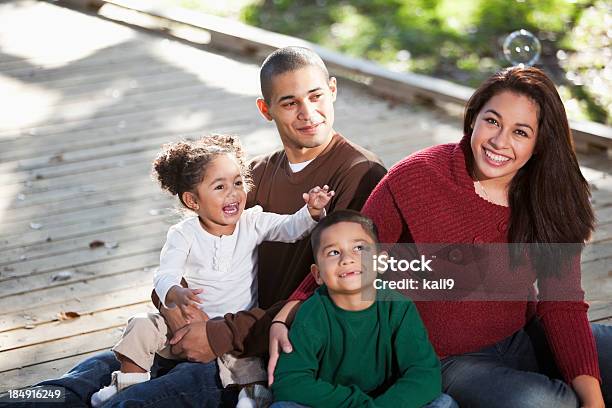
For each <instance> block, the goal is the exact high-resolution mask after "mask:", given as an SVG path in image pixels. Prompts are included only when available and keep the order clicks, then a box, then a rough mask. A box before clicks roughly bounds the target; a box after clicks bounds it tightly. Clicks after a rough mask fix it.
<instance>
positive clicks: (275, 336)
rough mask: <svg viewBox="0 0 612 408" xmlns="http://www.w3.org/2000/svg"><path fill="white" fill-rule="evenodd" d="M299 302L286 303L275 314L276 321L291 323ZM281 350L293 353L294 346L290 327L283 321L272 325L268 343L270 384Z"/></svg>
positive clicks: (270, 383) (272, 380)
mask: <svg viewBox="0 0 612 408" xmlns="http://www.w3.org/2000/svg"><path fill="white" fill-rule="evenodd" d="M299 304H300V301H299V300H290V301H289V302H287V303H285V306H283V308H282V309H281V310H280V311H279V312H278V313H277V314H276V316H274V321H275V322H285V323H287V324H291V321H289V317H290V316H289V315H290V314H291V312H292V311H293V309H294V308H295V307H296V306H298V305H299ZM292 320H293V319H292ZM279 350H283V353H291V352H292V351H293V347H292V346H291V342H289V329H287V326H285V325H284V324H281V323H274V324H272V326H270V343H269V345H268V353H269V354H270V359H269V360H268V386H270V385H272V383H273V382H274V369H275V368H276V363H277V362H278V357H279V356H280V351H279Z"/></svg>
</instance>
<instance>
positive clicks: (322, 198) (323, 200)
mask: <svg viewBox="0 0 612 408" xmlns="http://www.w3.org/2000/svg"><path fill="white" fill-rule="evenodd" d="M334 194H335V193H334V191H333V190H330V189H329V186H328V185H324V186H323V188H321V187H319V186H317V187H315V188H313V189H311V190H310V191H309V192H308V193H304V194H302V197H303V198H304V201H305V202H306V205H307V206H308V212H309V213H310V216H311V217H312V218H313V219H315V220H318V219H319V217H320V216H321V212H322V211H323V209H324V208H325V206H326V205H327V203H329V200H331V198H332V197H333V196H334Z"/></svg>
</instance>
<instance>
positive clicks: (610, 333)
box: [442, 320, 612, 408]
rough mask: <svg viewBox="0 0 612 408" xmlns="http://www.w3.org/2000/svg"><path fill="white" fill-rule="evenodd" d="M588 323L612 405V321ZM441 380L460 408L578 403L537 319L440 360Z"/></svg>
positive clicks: (574, 406)
mask: <svg viewBox="0 0 612 408" xmlns="http://www.w3.org/2000/svg"><path fill="white" fill-rule="evenodd" d="M591 327H592V329H593V334H594V336H595V342H596V344H597V352H598V356H599V369H600V372H601V377H602V392H603V395H604V400H605V402H606V405H607V406H612V399H611V398H612V326H603V325H598V324H593V325H591ZM567 335H568V336H571V333H567ZM442 385H443V390H444V392H445V393H447V394H449V395H451V396H452V397H453V398H454V399H455V401H457V402H458V403H459V406H461V407H464V406H465V407H487V408H488V407H496V408H506V407H507V408H514V407H530V408H531V407H533V408H539V407H542V408H549V407H556V408H565V407H572V408H577V407H579V406H580V405H579V400H578V397H577V396H576V393H575V392H574V391H573V389H572V388H571V386H569V385H568V384H567V383H565V382H564V381H563V380H561V376H560V374H559V371H558V369H557V367H556V365H555V362H554V359H553V355H552V353H551V351H550V348H549V346H548V343H547V341H546V337H545V335H544V331H543V329H542V327H541V325H540V323H539V322H538V321H537V320H534V321H532V322H531V323H530V324H528V325H527V326H526V327H525V328H524V329H523V330H519V331H518V332H516V333H515V334H513V335H512V336H510V337H508V338H507V339H504V340H502V341H500V342H499V343H497V344H495V345H493V346H490V347H486V348H484V349H482V350H480V351H478V352H475V353H467V354H462V355H459V356H451V357H447V358H445V359H443V360H442Z"/></svg>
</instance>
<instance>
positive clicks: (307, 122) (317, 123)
mask: <svg viewBox="0 0 612 408" xmlns="http://www.w3.org/2000/svg"><path fill="white" fill-rule="evenodd" d="M271 85H272V86H271V95H270V101H269V104H268V103H266V102H265V101H264V100H263V99H259V100H258V101H257V106H258V107H259V109H260V111H261V113H262V114H263V115H264V116H265V117H266V118H267V119H268V120H274V122H275V123H276V128H277V129H278V133H279V134H280V137H281V140H282V142H283V145H284V146H285V147H286V148H288V149H294V150H302V149H309V148H316V147H319V146H324V145H327V142H329V140H330V139H331V137H332V135H333V134H332V131H333V129H332V127H333V124H334V101H335V100H336V79H335V78H330V79H329V81H328V80H327V79H326V78H325V74H324V73H323V71H321V69H320V68H319V67H317V66H312V65H309V66H306V67H303V68H300V69H298V70H295V71H290V72H285V73H284V74H280V75H277V76H275V77H274V78H272V84H271Z"/></svg>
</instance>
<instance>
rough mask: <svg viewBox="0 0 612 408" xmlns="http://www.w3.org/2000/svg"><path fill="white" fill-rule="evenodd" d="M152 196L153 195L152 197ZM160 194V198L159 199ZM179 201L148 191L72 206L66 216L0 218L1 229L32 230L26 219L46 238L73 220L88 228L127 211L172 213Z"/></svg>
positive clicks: (119, 216) (14, 231)
mask: <svg viewBox="0 0 612 408" xmlns="http://www.w3.org/2000/svg"><path fill="white" fill-rule="evenodd" d="M154 198H157V199H155V200H154ZM162 198H163V199H162ZM179 208H180V207H179V203H177V199H175V198H174V197H170V196H169V195H168V197H165V196H164V195H163V193H161V192H160V193H159V194H157V196H154V194H153V193H152V194H151V196H150V198H149V199H143V200H136V201H130V200H126V201H123V202H119V203H115V204H113V205H102V206H100V207H94V208H85V209H79V210H74V211H71V212H70V216H69V217H68V216H66V214H64V213H60V214H54V215H46V214H39V216H34V217H33V218H30V219H23V220H15V221H13V222H9V221H10V220H6V221H3V222H2V230H3V232H6V234H7V235H6V236H8V235H11V234H28V233H30V232H34V231H33V230H32V227H31V226H30V223H35V224H39V225H41V227H40V229H39V230H37V231H35V232H39V233H40V235H39V238H40V239H39V240H38V241H37V242H39V241H41V240H47V237H50V238H52V239H53V238H54V236H53V232H54V231H52V230H54V229H59V228H61V227H70V226H73V225H75V224H81V225H82V226H83V228H84V229H87V228H88V225H95V224H97V223H103V222H104V221H108V222H109V223H110V222H112V221H113V220H114V219H116V218H125V217H128V216H130V214H139V213H142V214H150V215H155V214H159V215H161V214H167V215H169V216H172V215H173V214H175V213H176V211H177V210H178V209H179ZM0 244H1V245H6V247H3V248H8V247H9V245H10V242H9V241H8V239H3V240H2V241H0Z"/></svg>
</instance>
